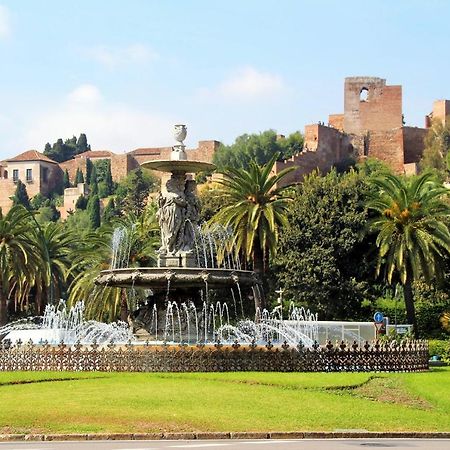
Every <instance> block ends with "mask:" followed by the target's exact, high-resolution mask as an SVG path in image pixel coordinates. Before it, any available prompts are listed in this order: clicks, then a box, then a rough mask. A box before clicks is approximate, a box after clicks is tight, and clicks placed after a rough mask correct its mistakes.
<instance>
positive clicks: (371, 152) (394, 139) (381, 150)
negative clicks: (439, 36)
mask: <svg viewBox="0 0 450 450" xmlns="http://www.w3.org/2000/svg"><path fill="white" fill-rule="evenodd" d="M449 115H450V101H449V100H437V101H435V102H434V104H433V111H432V112H431V113H430V114H428V115H427V116H426V118H425V128H418V127H405V126H403V111H402V87H401V86H389V85H387V84H386V80H385V79H383V78H377V77H349V78H346V79H345V83H344V113H343V114H331V115H330V116H329V118H328V126H325V125H324V124H323V123H320V122H319V124H318V125H307V126H306V127H305V148H304V150H303V151H302V152H301V153H299V154H298V155H296V156H294V157H292V158H291V159H289V160H287V161H282V162H278V163H277V164H276V167H275V168H274V173H279V172H280V171H281V170H282V169H284V168H285V167H291V166H293V167H296V168H297V170H295V171H293V172H291V173H290V174H289V176H288V178H286V180H285V181H284V183H285V184H287V183H292V182H301V180H302V179H303V177H304V176H305V174H308V173H310V172H311V171H312V170H314V169H318V170H319V171H320V172H322V173H326V172H327V171H329V170H330V169H331V168H332V167H333V165H335V164H336V163H338V162H339V161H343V160H344V159H346V158H348V157H352V158H354V159H356V160H363V159H365V158H369V157H370V158H376V159H379V160H381V161H383V162H384V163H386V164H387V165H388V166H389V167H391V169H392V170H394V171H395V172H396V173H408V174H412V173H416V172H417V163H418V162H419V161H420V159H421V157H422V153H423V149H424V137H425V135H426V133H427V128H429V127H430V126H431V122H432V120H440V121H441V122H442V123H444V124H445V123H446V121H447V120H448V116H449Z"/></svg>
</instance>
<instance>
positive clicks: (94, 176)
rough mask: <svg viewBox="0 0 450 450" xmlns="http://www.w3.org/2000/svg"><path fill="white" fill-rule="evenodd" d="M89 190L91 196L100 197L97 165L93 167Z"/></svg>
mask: <svg viewBox="0 0 450 450" xmlns="http://www.w3.org/2000/svg"><path fill="white" fill-rule="evenodd" d="M89 189H90V193H91V195H98V181H97V169H96V167H95V165H92V169H91V175H90V182H89Z"/></svg>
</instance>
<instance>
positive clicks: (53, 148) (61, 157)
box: [44, 133, 91, 162]
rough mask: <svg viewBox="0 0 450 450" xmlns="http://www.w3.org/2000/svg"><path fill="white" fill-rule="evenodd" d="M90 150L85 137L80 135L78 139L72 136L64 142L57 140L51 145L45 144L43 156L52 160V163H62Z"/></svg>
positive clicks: (82, 134)
mask: <svg viewBox="0 0 450 450" xmlns="http://www.w3.org/2000/svg"><path fill="white" fill-rule="evenodd" d="M90 149H91V147H90V145H89V144H88V143H87V137H86V135H85V134H84V133H81V134H80V136H79V137H78V139H77V138H76V137H75V136H72V137H71V138H69V139H66V140H65V141H63V139H61V138H59V139H58V140H57V141H56V142H55V143H54V144H53V145H50V143H49V142H47V144H45V148H44V155H46V156H48V157H49V158H50V159H53V161H57V162H64V161H67V160H69V159H72V158H73V157H74V156H75V155H78V154H80V153H84V152H85V151H87V150H90Z"/></svg>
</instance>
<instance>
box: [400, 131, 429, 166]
mask: <svg viewBox="0 0 450 450" xmlns="http://www.w3.org/2000/svg"><path fill="white" fill-rule="evenodd" d="M402 130H403V152H404V162H405V164H410V163H417V162H419V161H420V160H421V158H422V155H423V150H424V147H425V144H424V139H425V136H426V135H427V133H428V130H426V129H425V128H417V127H403V128H402Z"/></svg>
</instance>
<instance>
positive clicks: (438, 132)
mask: <svg viewBox="0 0 450 450" xmlns="http://www.w3.org/2000/svg"><path fill="white" fill-rule="evenodd" d="M424 143H425V148H424V151H423V157H422V160H421V161H420V166H421V168H422V169H432V170H434V171H436V172H437V173H438V174H440V176H441V177H442V178H443V179H448V178H449V176H450V154H449V150H450V123H447V124H445V125H444V124H443V123H442V122H441V121H440V120H435V121H433V123H432V125H431V127H430V128H429V130H428V133H427V135H426V137H425V140H424Z"/></svg>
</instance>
